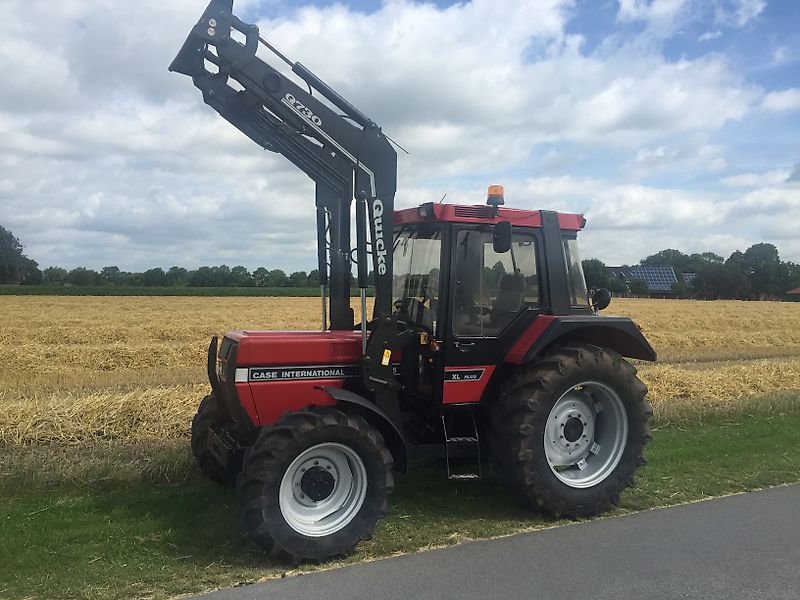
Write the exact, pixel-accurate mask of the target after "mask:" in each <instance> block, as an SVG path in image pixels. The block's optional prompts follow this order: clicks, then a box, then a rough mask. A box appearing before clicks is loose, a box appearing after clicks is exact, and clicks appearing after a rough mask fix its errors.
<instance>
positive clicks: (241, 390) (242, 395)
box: [236, 383, 259, 424]
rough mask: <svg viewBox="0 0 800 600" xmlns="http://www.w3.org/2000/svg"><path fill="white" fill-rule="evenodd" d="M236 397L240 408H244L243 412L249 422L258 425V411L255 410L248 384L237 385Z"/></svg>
mask: <svg viewBox="0 0 800 600" xmlns="http://www.w3.org/2000/svg"><path fill="white" fill-rule="evenodd" d="M236 395H237V396H239V403H240V404H241V405H242V408H244V412H246V413H247V416H248V417H250V420H251V421H252V422H253V423H255V424H259V420H258V411H257V410H256V403H255V400H254V399H253V393H252V392H251V391H250V384H249V383H237V384H236Z"/></svg>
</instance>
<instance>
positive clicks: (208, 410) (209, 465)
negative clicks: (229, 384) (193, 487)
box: [192, 395, 234, 484]
mask: <svg viewBox="0 0 800 600" xmlns="http://www.w3.org/2000/svg"><path fill="white" fill-rule="evenodd" d="M224 424H225V420H224V418H223V417H222V415H221V414H220V411H219V407H218V406H217V399H216V398H215V397H214V396H213V395H208V396H206V397H205V398H203V399H202V400H201V401H200V406H199V407H198V409H197V414H196V415H195V416H194V419H192V454H193V455H194V458H195V460H196V461H197V465H198V466H199V467H200V470H201V471H202V472H203V473H204V474H205V475H206V477H208V478H209V479H211V480H213V481H216V482H217V483H223V484H231V483H233V480H234V476H233V475H229V474H227V473H226V472H225V470H224V469H223V468H222V465H220V464H219V462H218V461H217V460H216V459H215V458H214V456H213V455H212V454H211V451H210V450H209V448H208V432H209V431H210V430H211V429H214V428H217V427H222V426H223V425H224Z"/></svg>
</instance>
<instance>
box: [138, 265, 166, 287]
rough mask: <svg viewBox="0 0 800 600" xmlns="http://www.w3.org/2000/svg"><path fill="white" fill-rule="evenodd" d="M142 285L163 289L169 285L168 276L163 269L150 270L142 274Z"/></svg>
mask: <svg viewBox="0 0 800 600" xmlns="http://www.w3.org/2000/svg"><path fill="white" fill-rule="evenodd" d="M142 285H146V286H148V287H161V286H165V285H167V274H166V273H165V272H164V269H162V268H161V267H156V268H155V269H148V270H147V271H145V272H144V273H142Z"/></svg>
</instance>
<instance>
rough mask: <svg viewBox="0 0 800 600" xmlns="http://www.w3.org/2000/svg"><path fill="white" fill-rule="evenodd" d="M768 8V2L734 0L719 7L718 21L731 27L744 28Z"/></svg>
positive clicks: (760, 0)
mask: <svg viewBox="0 0 800 600" xmlns="http://www.w3.org/2000/svg"><path fill="white" fill-rule="evenodd" d="M766 7H767V3H766V0H732V1H731V2H729V3H723V4H720V5H719V6H718V7H717V10H716V20H717V22H718V23H722V24H725V25H727V26H729V27H744V26H745V25H747V24H748V23H750V22H751V21H752V20H753V19H755V18H757V17H758V16H759V15H760V14H761V13H762V12H763V11H764V9H765V8H766Z"/></svg>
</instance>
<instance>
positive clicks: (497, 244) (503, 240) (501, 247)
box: [492, 221, 511, 254]
mask: <svg viewBox="0 0 800 600" xmlns="http://www.w3.org/2000/svg"><path fill="white" fill-rule="evenodd" d="M492 248H494V251H495V252H497V254H503V253H505V252H508V251H509V250H511V221H500V222H499V223H497V224H496V225H495V226H494V232H493V233H492Z"/></svg>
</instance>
